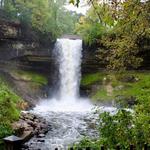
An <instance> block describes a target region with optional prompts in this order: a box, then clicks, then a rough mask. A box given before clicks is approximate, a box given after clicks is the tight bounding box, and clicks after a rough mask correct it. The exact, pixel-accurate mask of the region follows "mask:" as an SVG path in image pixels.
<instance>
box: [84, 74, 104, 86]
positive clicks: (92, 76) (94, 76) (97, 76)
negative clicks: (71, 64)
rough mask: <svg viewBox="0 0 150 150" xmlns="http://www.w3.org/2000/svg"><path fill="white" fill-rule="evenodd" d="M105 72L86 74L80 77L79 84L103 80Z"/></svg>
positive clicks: (89, 83)
mask: <svg viewBox="0 0 150 150" xmlns="http://www.w3.org/2000/svg"><path fill="white" fill-rule="evenodd" d="M104 76H105V74H104V73H94V74H88V75H85V76H83V77H82V80H81V85H84V86H86V85H91V84H94V83H96V82H100V81H102V80H103V78H104Z"/></svg>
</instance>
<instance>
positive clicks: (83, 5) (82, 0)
mask: <svg viewBox="0 0 150 150" xmlns="http://www.w3.org/2000/svg"><path fill="white" fill-rule="evenodd" d="M65 8H67V9H68V10H71V11H76V12H77V13H81V14H84V15H85V14H86V12H87V10H88V8H89V6H88V5H87V4H86V3H85V0H80V4H79V7H77V6H74V5H73V4H69V2H68V3H67V5H66V6H65Z"/></svg>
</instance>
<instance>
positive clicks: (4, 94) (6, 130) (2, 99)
mask: <svg viewBox="0 0 150 150" xmlns="http://www.w3.org/2000/svg"><path fill="white" fill-rule="evenodd" d="M19 101H21V99H20V97H18V96H17V95H16V94H14V93H13V91H11V90H10V88H9V87H8V86H7V85H6V83H5V82H3V81H2V79H0V139H1V138H3V137H4V136H7V135H9V134H11V133H12V132H13V131H12V129H11V123H12V122H14V121H15V120H17V119H18V118H19V114H20V113H19V112H20V111H19V108H18V106H17V103H18V102H19Z"/></svg>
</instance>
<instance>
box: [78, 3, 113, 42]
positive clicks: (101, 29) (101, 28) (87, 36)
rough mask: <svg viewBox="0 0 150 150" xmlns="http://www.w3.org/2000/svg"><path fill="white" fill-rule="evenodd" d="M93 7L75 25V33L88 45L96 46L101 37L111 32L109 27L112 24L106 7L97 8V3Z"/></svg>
mask: <svg viewBox="0 0 150 150" xmlns="http://www.w3.org/2000/svg"><path fill="white" fill-rule="evenodd" d="M93 5H94V7H91V8H90V9H89V11H88V12H87V16H84V17H83V16H82V17H81V18H80V20H79V23H78V24H77V25H76V32H77V33H78V34H79V35H81V36H82V37H83V39H84V41H85V42H86V43H87V44H89V45H93V44H97V43H98V40H99V39H101V38H102V35H105V34H106V33H107V32H108V31H109V30H111V26H112V25H113V24H114V20H113V18H112V16H111V14H110V11H111V10H110V7H108V5H104V6H99V5H98V3H97V2H96V3H94V4H93ZM97 14H98V15H97ZM99 14H100V16H99Z"/></svg>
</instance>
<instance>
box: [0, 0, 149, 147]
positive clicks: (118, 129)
mask: <svg viewBox="0 0 150 150" xmlns="http://www.w3.org/2000/svg"><path fill="white" fill-rule="evenodd" d="M69 3H70V4H72V5H74V6H75V7H77V8H78V7H80V5H81V3H82V2H81V1H80V0H70V1H69V2H68V1H66V0H0V22H8V23H10V22H13V23H15V24H21V25H23V26H25V27H26V28H29V29H30V30H32V31H33V32H34V33H35V35H36V36H37V37H39V39H42V40H44V39H46V41H47V40H51V41H48V42H50V43H55V41H56V39H57V38H59V37H60V36H62V35H64V34H69V35H73V34H75V35H78V36H80V37H81V38H82V39H83V42H84V48H83V51H86V50H87V51H88V52H89V53H90V55H91V56H92V57H94V59H96V61H98V63H99V64H102V66H98V68H100V69H98V70H97V69H95V68H94V67H93V69H91V70H90V73H85V74H84V73H83V75H82V78H81V86H80V88H81V90H82V89H86V92H85V93H86V95H87V96H88V97H89V98H90V99H91V101H93V103H98V104H99V103H100V104H104V105H105V104H106V103H107V104H108V103H109V104H110V103H111V104H112V103H115V104H114V107H115V108H117V112H116V113H115V114H112V113H110V112H104V113H102V112H101V111H100V110H99V108H96V110H95V112H94V113H96V114H98V119H97V120H96V125H95V126H96V127H95V128H96V129H97V133H98V135H99V136H98V138H95V137H94V138H93V137H86V136H85V137H84V138H82V139H81V140H80V142H78V143H74V148H75V149H76V147H91V148H92V149H93V150H97V149H99V146H100V145H103V146H104V147H107V146H109V148H110V149H112V150H113V149H115V148H116V146H117V145H119V146H120V148H121V149H122V150H125V149H129V145H130V144H133V145H136V149H139V150H142V147H143V145H144V144H147V143H149V144H150V134H149V132H150V74H149V69H150V63H149V57H150V1H149V0H146V1H140V0H125V1H124V2H120V1H118V0H112V1H111V4H110V3H107V2H103V1H100V0H88V1H86V4H87V5H88V7H89V9H88V10H87V12H86V14H85V15H84V14H78V13H77V12H75V11H70V10H67V9H66V7H65V6H66V5H69ZM0 25H1V23H0ZM5 30H6V29H5ZM1 32H2V31H1V29H0V38H1V40H0V47H1V46H2V45H3V41H5V40H8V41H10V40H12V39H11V38H10V39H7V38H3V37H2V36H1ZM21 40H22V39H21ZM42 44H43V43H42ZM44 46H45V45H44ZM40 48H41V47H40ZM10 51H11V49H10ZM25 51H26V50H25ZM41 51H42V50H41ZM0 53H1V52H0ZM10 53H11V52H10ZM28 53H29V52H28ZM8 55H9V54H8ZM28 55H29V54H28ZM91 56H90V57H91ZM52 57H53V55H52ZM38 59H39V62H40V57H38ZM83 59H84V56H83ZM85 59H86V58H85ZM23 60H24V59H23ZM85 61H86V60H85ZM92 61H93V60H92ZM32 63H33V62H32ZM32 63H31V62H30V65H32ZM39 64H40V63H39ZM39 64H38V65H39ZM49 65H51V64H49ZM83 65H84V64H83ZM0 66H1V64H0ZM2 68H3V67H2ZM4 68H5V66H4ZM45 68H46V67H45ZM5 69H6V68H5ZM17 69H18V68H17ZM1 70H3V69H0V71H1ZM54 70H55V69H54ZM102 70H103V71H102ZM11 71H12V70H11ZM7 72H8V71H7ZM39 72H40V73H39ZM39 72H38V73H37V72H36V73H35V72H34V71H33V70H30V71H29V70H28V71H27V70H21V71H20V70H19V71H18V70H17V71H16V70H15V71H14V70H13V72H11V73H10V74H11V76H13V77H14V76H15V80H18V79H22V80H23V81H24V80H27V81H31V82H34V83H36V85H37V86H36V87H35V86H33V85H32V87H31V86H30V88H31V89H32V88H37V87H38V88H41V87H42V88H43V87H47V85H48V84H50V83H51V82H50V81H49V80H50V79H49V78H48V76H45V72H44V73H43V74H41V71H39ZM51 72H53V69H52V71H51ZM83 72H84V70H83ZM15 90H16V89H15V88H13V86H12V85H11V83H9V80H7V79H6V76H5V74H1V72H0V145H2V147H3V140H2V139H3V138H4V137H6V136H8V135H11V134H16V131H15V130H14V129H13V127H12V124H13V123H14V122H16V121H18V120H19V118H20V116H21V111H22V110H27V109H31V107H33V106H29V105H28V104H27V102H26V99H24V97H22V96H21V95H19V94H18V93H17V92H16V91H15ZM47 93H48V92H47ZM2 147H1V146H0V149H2Z"/></svg>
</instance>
